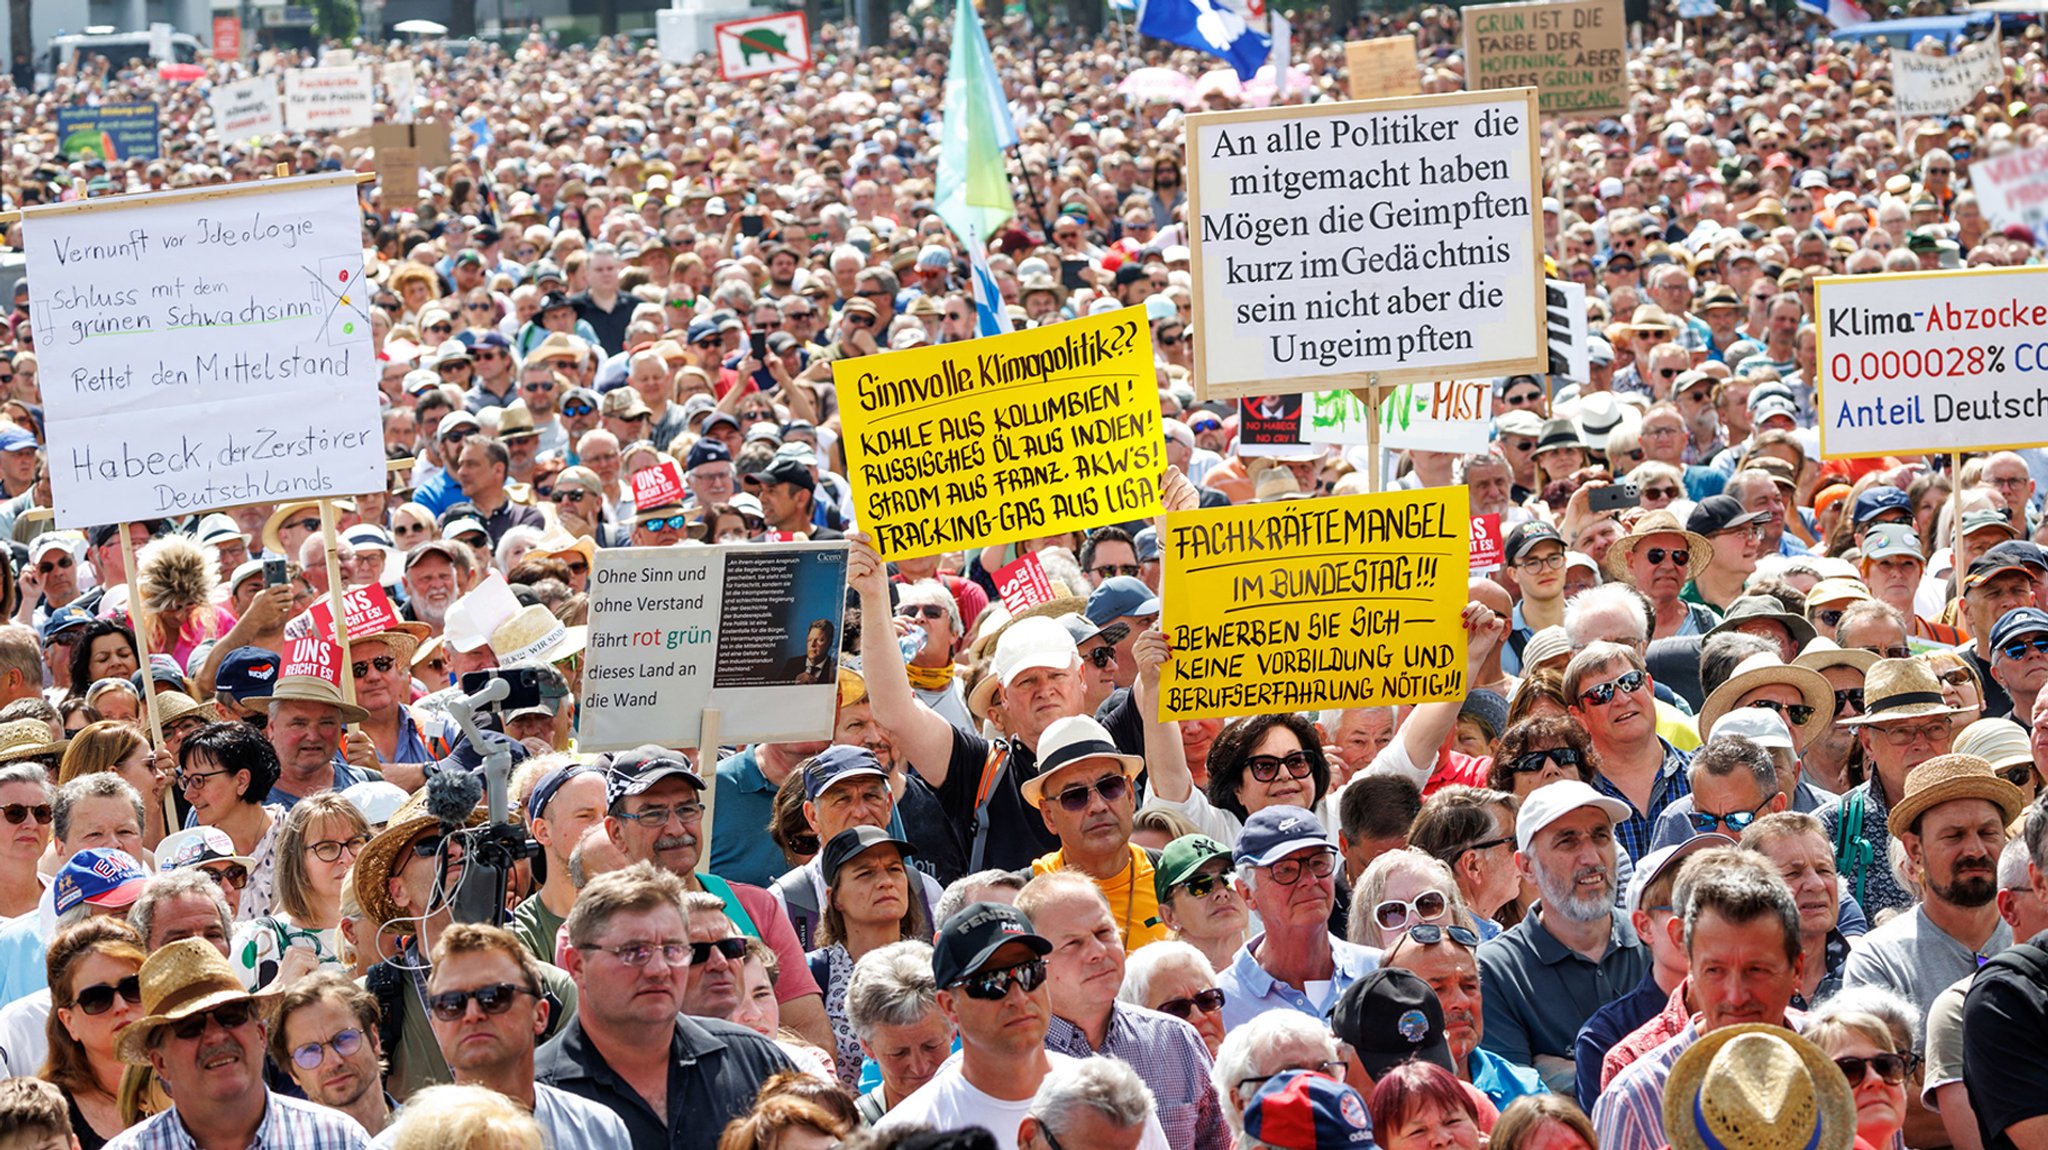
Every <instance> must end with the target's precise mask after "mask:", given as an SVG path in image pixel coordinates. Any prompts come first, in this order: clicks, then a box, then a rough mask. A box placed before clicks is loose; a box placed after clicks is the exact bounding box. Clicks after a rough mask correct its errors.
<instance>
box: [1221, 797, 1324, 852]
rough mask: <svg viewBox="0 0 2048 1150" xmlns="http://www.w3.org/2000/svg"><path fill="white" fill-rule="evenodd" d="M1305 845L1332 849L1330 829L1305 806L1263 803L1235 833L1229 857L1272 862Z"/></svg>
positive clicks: (1306, 846)
mask: <svg viewBox="0 0 2048 1150" xmlns="http://www.w3.org/2000/svg"><path fill="white" fill-rule="evenodd" d="M1309 847H1328V848H1329V849H1331V850H1335V849H1337V844H1335V843H1333V842H1331V841H1330V832H1328V831H1326V830H1324V829H1323V824H1322V823H1321V822H1319V821H1317V819H1316V816H1315V815H1314V814H1313V813H1312V812H1310V811H1309V810H1307V809H1306V808H1303V807H1287V806H1278V807H1267V808H1265V809H1264V810H1261V811H1258V812H1256V813H1254V814H1253V815H1252V817H1250V818H1248V819H1246V820H1245V821H1244V830H1242V831H1240V832H1238V836H1237V850H1236V851H1235V852H1233V853H1232V855H1231V858H1232V860H1233V861H1235V862H1240V863H1250V864H1252V865H1253V866H1272V865H1273V864H1274V863H1276V862H1278V861H1280V860H1281V859H1283V858H1286V857H1287V856H1288V855H1291V854H1293V853H1294V852H1295V851H1298V850H1306V849H1308V848H1309Z"/></svg>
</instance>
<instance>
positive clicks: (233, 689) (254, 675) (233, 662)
mask: <svg viewBox="0 0 2048 1150" xmlns="http://www.w3.org/2000/svg"><path fill="white" fill-rule="evenodd" d="M279 662H280V660H279V659H278V656H277V652H275V651H266V650H264V649H263V648H261V647H237V648H235V649H234V650H232V651H229V652H228V653H227V657H226V658H224V659H222V660H221V661H220V670H218V671H216V672H214V675H213V693H214V694H216V695H226V696H227V697H228V698H230V699H233V700H234V701H236V702H237V703H239V702H241V701H242V700H243V699H251V698H268V697H269V696H270V688H271V687H272V686H273V685H274V684H275V683H276V682H277V668H278V664H279Z"/></svg>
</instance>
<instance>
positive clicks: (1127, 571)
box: [1088, 563, 1138, 579]
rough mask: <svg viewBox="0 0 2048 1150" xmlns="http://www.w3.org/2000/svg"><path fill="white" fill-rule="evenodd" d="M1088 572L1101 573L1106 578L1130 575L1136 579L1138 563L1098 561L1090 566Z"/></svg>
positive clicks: (1092, 573)
mask: <svg viewBox="0 0 2048 1150" xmlns="http://www.w3.org/2000/svg"><path fill="white" fill-rule="evenodd" d="M1088 573H1089V574H1090V575H1100V576H1101V577H1103V578H1104V579H1110V578H1114V577H1115V576H1118V575H1128V576H1130V577H1131V578H1133V579H1135V578H1137V577H1138V565H1137V564H1136V563H1098V564H1096V565H1095V566H1093V567H1090V568H1089V569H1088Z"/></svg>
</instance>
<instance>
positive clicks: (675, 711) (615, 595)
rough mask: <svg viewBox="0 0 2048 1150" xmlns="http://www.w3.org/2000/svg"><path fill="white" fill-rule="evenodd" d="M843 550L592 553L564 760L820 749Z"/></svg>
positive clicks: (841, 604)
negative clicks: (722, 748)
mask: <svg viewBox="0 0 2048 1150" xmlns="http://www.w3.org/2000/svg"><path fill="white" fill-rule="evenodd" d="M845 606H846V544H845V543H774V544H746V543H737V544H731V545H727V546H720V547H603V548H599V549H598V552H597V562H596V564H595V566H593V567H592V569H591V572H590V638H589V644H588V646H587V647H586V652H587V653H586V654H585V656H584V659H585V664H584V668H583V699H582V710H581V713H580V716H579V718H578V719H577V738H576V742H577V746H578V747H580V748H582V749H583V750H588V751H601V750H620V749H624V748H628V747H637V746H639V745H640V744H642V743H657V744H660V745H661V746H664V747H695V746H696V745H697V738H698V727H699V724H700V723H701V721H702V719H703V715H704V710H705V708H707V707H717V708H719V709H720V711H721V715H722V720H723V727H722V731H723V735H722V738H723V739H724V740H726V741H730V742H735V743H757V742H785V741H795V740H800V739H830V738H831V737H832V728H833V722H834V718H835V715H836V711H837V702H838V693H839V642H840V635H841V632H840V624H841V616H842V615H843V613H844V611H845Z"/></svg>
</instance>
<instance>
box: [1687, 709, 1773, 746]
mask: <svg viewBox="0 0 2048 1150" xmlns="http://www.w3.org/2000/svg"><path fill="white" fill-rule="evenodd" d="M1703 733H1704V734H1706V735H1707V737H1708V738H1713V739H1719V738H1723V737H1726V736H1728V735H1738V736H1740V737H1742V738H1745V739H1748V740H1749V741H1750V742H1752V743H1755V744H1756V745H1757V746H1759V747H1763V748H1764V749H1766V750H1772V751H1789V750H1791V749H1792V732H1791V731H1790V730H1788V729H1786V727H1785V720H1783V719H1781V718H1779V717H1778V713H1777V712H1776V711H1773V710H1771V709H1770V708H1768V707H1735V708H1733V709H1731V710H1729V711H1728V713H1726V714H1724V715H1722V716H1721V717H1720V718H1718V719H1716V720H1714V726H1713V729H1712V730H1711V731H1708V732H1703Z"/></svg>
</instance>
